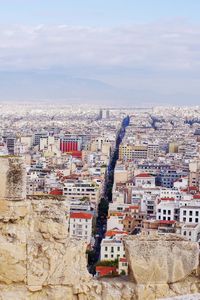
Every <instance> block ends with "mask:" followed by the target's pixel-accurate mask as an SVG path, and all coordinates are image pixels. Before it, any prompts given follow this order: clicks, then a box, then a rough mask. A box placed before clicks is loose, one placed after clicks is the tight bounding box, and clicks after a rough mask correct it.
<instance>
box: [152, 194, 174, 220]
mask: <svg viewBox="0 0 200 300" xmlns="http://www.w3.org/2000/svg"><path fill="white" fill-rule="evenodd" d="M178 211H179V205H178V203H177V202H175V201H174V199H173V198H171V199H170V198H165V199H163V201H162V199H161V202H160V203H158V204H157V207H156V220H163V221H173V220H178Z"/></svg>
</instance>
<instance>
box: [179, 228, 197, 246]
mask: <svg viewBox="0 0 200 300" xmlns="http://www.w3.org/2000/svg"><path fill="white" fill-rule="evenodd" d="M181 235H182V236H183V237H185V238H187V239H188V240H189V241H192V242H199V241H200V224H184V225H183V226H182V228H181Z"/></svg>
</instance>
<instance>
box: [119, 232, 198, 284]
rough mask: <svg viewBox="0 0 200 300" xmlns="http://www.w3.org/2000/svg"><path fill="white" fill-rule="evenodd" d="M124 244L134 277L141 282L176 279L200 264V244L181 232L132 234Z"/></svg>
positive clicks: (166, 281)
mask: <svg viewBox="0 0 200 300" xmlns="http://www.w3.org/2000/svg"><path fill="white" fill-rule="evenodd" d="M124 244H125V251H126V255H127V259H128V262H129V267H130V272H131V276H132V279H133V280H134V282H136V283H138V284H151V283H152V284H166V283H167V284H170V283H175V282H177V281H181V280H183V279H184V278H186V277H187V276H188V275H190V274H191V273H192V271H194V270H196V269H197V268H198V265H199V246H198V244H197V243H192V242H189V241H187V240H185V239H183V238H181V237H179V236H178V237H177V236H174V235H168V236H167V237H165V236H164V237H162V236H159V237H156V236H153V237H152V236H150V237H148V236H145V237H143V236H134V237H133V236H128V237H127V238H125V240H124Z"/></svg>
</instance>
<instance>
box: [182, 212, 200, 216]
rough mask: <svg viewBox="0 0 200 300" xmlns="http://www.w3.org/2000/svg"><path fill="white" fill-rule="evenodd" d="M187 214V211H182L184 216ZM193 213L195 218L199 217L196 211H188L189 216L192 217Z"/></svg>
mask: <svg viewBox="0 0 200 300" xmlns="http://www.w3.org/2000/svg"><path fill="white" fill-rule="evenodd" d="M187 212H188V210H184V211H183V215H184V216H186V215H187ZM193 213H195V216H196V217H198V216H199V212H198V211H193V210H190V211H189V216H193Z"/></svg>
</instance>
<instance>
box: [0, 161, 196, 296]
mask: <svg viewBox="0 0 200 300" xmlns="http://www.w3.org/2000/svg"><path fill="white" fill-rule="evenodd" d="M1 164H2V160H1V159H0V166H1ZM18 164H19V166H20V167H19V169H20V170H21V171H17V174H18V175H17V178H15V177H14V176H12V177H9V176H8V174H10V168H11V169H12V172H13V170H14V169H15V170H18V167H17V165H18ZM13 165H15V167H13ZM20 178H21V179H20ZM11 181H12V182H11ZM24 181H25V173H24V167H23V161H22V159H20V158H14V157H6V158H4V159H3V167H2V168H0V182H1V183H0V300H13V299H17V300H36V299H37V300H136V299H137V300H154V299H159V298H165V297H173V296H176V295H184V294H192V293H198V292H199V291H200V281H199V277H198V276H197V274H196V269H197V267H198V247H197V244H195V243H190V242H188V241H185V240H183V239H180V238H178V237H175V236H168V237H167V236H166V237H159V236H157V237H155V236H154V237H146V236H140V237H135V238H133V237H127V238H126V239H125V241H124V243H125V249H126V254H127V258H128V261H129V265H130V277H129V278H126V277H124V278H107V279H103V280H96V279H94V278H92V277H91V275H89V274H88V272H87V267H86V264H87V263H86V255H85V251H86V245H85V244H84V243H83V242H81V241H78V240H70V238H69V236H68V213H69V212H68V208H67V206H66V203H65V200H64V199H63V198H62V197H58V198H56V197H53V196H45V197H44V196H40V197H39V196H37V197H36V196H34V197H29V198H28V199H25V197H24V189H25V186H24ZM4 185H5V186H4ZM9 186H11V190H10V191H9V190H8V187H9Z"/></svg>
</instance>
